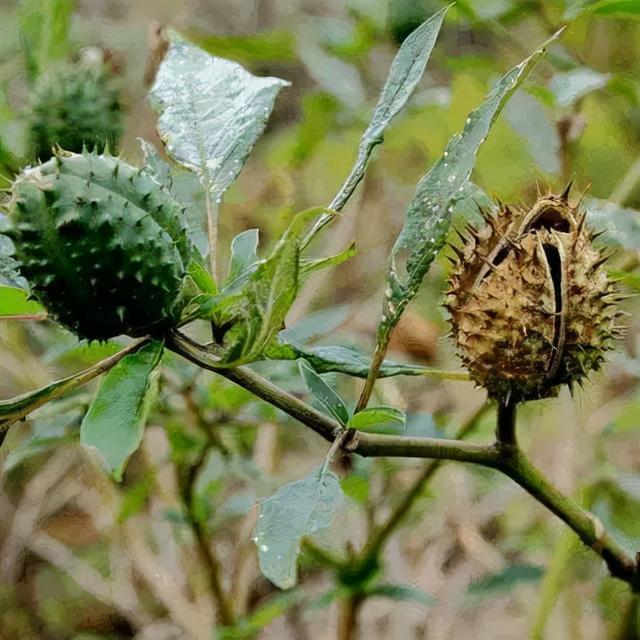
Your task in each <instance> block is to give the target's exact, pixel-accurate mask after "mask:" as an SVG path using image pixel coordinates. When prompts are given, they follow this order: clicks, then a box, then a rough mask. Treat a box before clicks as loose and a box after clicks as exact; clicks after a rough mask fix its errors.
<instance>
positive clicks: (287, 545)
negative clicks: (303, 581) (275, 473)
mask: <svg viewBox="0 0 640 640" xmlns="http://www.w3.org/2000/svg"><path fill="white" fill-rule="evenodd" d="M341 499H342V491H341V489H340V482H339V480H338V478H337V477H336V475H335V474H333V473H331V472H330V471H325V472H324V473H323V472H322V467H320V468H319V469H316V470H315V471H314V472H313V473H311V475H309V476H307V477H306V478H304V479H302V480H297V481H295V482H290V483H288V484H285V485H284V486H282V487H280V489H278V491H276V493H275V494H274V495H272V496H271V497H270V498H267V499H266V500H265V501H264V502H263V503H262V504H261V506H260V515H259V516H258V524H257V526H256V531H255V537H254V542H255V543H256V546H257V547H258V554H259V559H260V570H261V571H262V573H263V574H264V576H265V577H267V578H268V579H269V580H271V582H273V584H275V585H276V586H277V587H280V588H281V589H290V588H291V587H293V586H295V584H296V561H297V558H298V554H299V553H300V541H301V540H302V538H303V537H304V536H308V535H311V534H312V533H315V532H316V531H318V530H320V529H324V528H326V527H328V526H329V525H330V524H331V522H332V521H333V519H334V517H335V515H336V513H337V511H338V508H339V506H340V503H341Z"/></svg>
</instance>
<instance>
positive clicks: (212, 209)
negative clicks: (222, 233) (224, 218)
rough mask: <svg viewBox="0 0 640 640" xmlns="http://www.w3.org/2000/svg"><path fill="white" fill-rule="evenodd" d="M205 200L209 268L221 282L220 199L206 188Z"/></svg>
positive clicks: (213, 276)
mask: <svg viewBox="0 0 640 640" xmlns="http://www.w3.org/2000/svg"><path fill="white" fill-rule="evenodd" d="M205 202H206V207H207V237H208V240H209V269H210V271H211V276H212V278H213V279H214V280H215V281H216V282H219V280H218V276H219V275H220V274H219V273H218V268H219V266H220V265H219V264H218V263H219V260H218V208H219V207H218V201H217V200H216V201H213V200H212V199H211V193H210V191H209V189H205Z"/></svg>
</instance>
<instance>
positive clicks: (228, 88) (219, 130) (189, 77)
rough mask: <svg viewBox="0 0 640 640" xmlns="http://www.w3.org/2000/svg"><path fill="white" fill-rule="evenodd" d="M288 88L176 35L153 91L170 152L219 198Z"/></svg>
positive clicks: (237, 171) (283, 82)
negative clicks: (280, 92) (278, 98)
mask: <svg viewBox="0 0 640 640" xmlns="http://www.w3.org/2000/svg"><path fill="white" fill-rule="evenodd" d="M288 84H289V83H288V82H287V81H286V80H281V79H280V78H269V77H265V78H259V77H256V76H253V75H251V74H250V73H249V72H248V71H246V69H244V68H243V67H242V66H240V65H239V64H237V63H235V62H231V61H229V60H224V59H223V58H218V57H216V56H212V55H209V54H208V53H206V52H205V51H203V50H202V49H200V48H199V47H196V46H195V45H193V44H191V43H189V42H187V41H186V40H183V39H182V38H181V37H180V36H179V35H177V34H175V33H173V34H172V35H171V45H170V46H169V50H168V51H167V54H166V56H165V58H164V60H163V62H162V65H161V66H160V69H159V71H158V75H157V77H156V81H155V84H154V86H153V88H152V89H151V92H150V97H151V100H152V103H153V105H154V107H155V108H156V110H157V111H158V113H159V118H158V132H159V134H160V137H161V138H162V139H163V140H164V142H165V144H166V148H167V152H168V153H169V155H170V156H171V157H172V158H173V159H174V160H176V161H177V162H179V163H180V164H182V165H184V166H185V167H187V168H188V169H191V170H192V171H195V172H196V173H197V174H198V177H199V178H200V181H201V182H202V185H203V186H204V188H205V189H206V190H207V191H208V192H209V193H210V194H211V195H212V196H213V197H214V198H219V197H220V196H221V195H222V194H223V193H224V191H225V190H226V189H227V188H228V187H229V185H230V184H231V183H232V182H233V181H234V180H235V178H236V176H237V175H238V174H239V173H240V170H241V168H242V165H243V164H244V162H245V160H246V158H247V156H248V155H249V153H250V152H251V150H252V149H253V146H254V145H255V143H256V141H257V140H258V138H259V137H260V136H261V135H262V132H263V131H264V128H265V126H266V123H267V119H268V117H269V114H270V113H271V110H272V108H273V103H274V101H275V99H276V96H277V94H278V92H279V91H280V89H281V88H282V87H284V86H286V85H288Z"/></svg>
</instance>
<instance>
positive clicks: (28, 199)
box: [8, 152, 191, 340]
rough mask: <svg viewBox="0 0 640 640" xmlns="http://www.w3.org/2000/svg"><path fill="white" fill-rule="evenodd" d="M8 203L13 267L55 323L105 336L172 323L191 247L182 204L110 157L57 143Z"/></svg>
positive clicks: (18, 182)
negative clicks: (72, 150) (66, 149)
mask: <svg viewBox="0 0 640 640" xmlns="http://www.w3.org/2000/svg"><path fill="white" fill-rule="evenodd" d="M11 196H12V197H11V199H10V201H9V204H8V210H9V216H10V219H11V221H12V227H13V228H12V231H11V237H12V239H13V242H14V245H15V252H16V258H17V259H18V261H19V263H20V271H21V274H22V275H23V276H24V277H25V278H26V279H27V280H28V281H29V283H30V284H31V287H32V292H33V295H34V296H35V297H36V298H38V299H39V300H40V301H41V302H42V303H43V304H44V305H45V306H46V307H47V309H48V311H49V312H50V314H51V315H52V316H53V317H54V318H55V319H56V320H58V321H59V322H60V323H61V324H63V325H65V326H67V327H69V328H70V329H71V330H72V331H74V332H75V333H76V334H78V335H79V336H81V337H83V338H88V339H100V340H105V339H108V338H111V337H113V336H116V335H119V334H128V335H131V336H139V335H144V334H146V333H152V332H157V331H161V330H162V329H163V328H166V327H168V326H171V325H172V324H175V322H176V320H177V319H178V317H179V314H180V311H181V307H182V296H181V292H182V291H183V284H184V279H185V272H186V268H187V263H188V260H189V256H190V254H191V248H190V245H189V242H188V240H187V236H186V229H185V227H184V224H183V222H182V220H183V209H182V207H181V205H179V204H178V203H177V202H176V201H175V200H174V199H173V198H172V197H171V195H170V194H169V193H168V192H167V190H166V189H165V188H164V187H161V186H160V185H159V184H158V183H157V182H155V181H154V180H153V179H152V178H151V177H150V176H149V175H148V174H146V173H145V172H144V171H142V170H138V169H136V168H134V167H132V166H130V165H128V164H126V163H124V162H122V161H121V160H119V159H118V158H116V157H114V156H110V155H96V154H93V153H86V152H85V153H82V154H71V153H66V152H60V153H59V154H58V155H56V156H55V157H54V158H52V159H51V160H49V161H48V162H46V163H44V164H41V165H38V166H36V167H34V168H29V169H27V170H25V171H23V173H22V174H21V175H20V176H19V177H18V178H17V179H16V181H15V182H14V184H13V186H12V189H11Z"/></svg>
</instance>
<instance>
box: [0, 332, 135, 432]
mask: <svg viewBox="0 0 640 640" xmlns="http://www.w3.org/2000/svg"><path fill="white" fill-rule="evenodd" d="M138 344H140V343H139V342H138V343H137V344H136V343H133V345H130V346H129V347H127V348H125V349H123V350H122V351H120V352H118V353H116V354H114V355H112V356H110V357H109V358H107V359H106V360H104V361H102V362H99V363H97V364H96V365H93V366H92V367H89V368H88V369H85V370H84V371H81V372H80V373H76V374H73V375H71V376H69V377H67V378H64V379H62V380H56V381H55V382H52V383H51V384H48V385H45V386H44V387H40V388H39V389H36V390H35V391H29V392H28V393H24V394H22V395H20V396H17V397H15V398H11V399H10V400H1V401H0V428H2V427H5V426H6V425H7V424H11V423H13V422H15V421H16V420H20V419H21V418H24V417H25V416H27V415H28V414H29V413H31V412H32V411H35V410H36V409H37V408H38V407H41V406H42V405H44V404H47V403H48V402H51V401H52V400H55V399H56V398H60V397H61V396H63V395H66V394H68V393H70V392H71V391H73V390H74V389H77V388H78V387H79V386H81V385H83V384H85V383H86V382H88V381H89V380H93V378H95V377H97V376H98V375H100V374H101V373H103V372H104V371H107V370H108V369H109V366H113V364H115V363H117V362H118V361H119V360H120V359H121V358H122V357H123V356H124V355H126V354H127V353H128V352H130V351H132V350H135V348H137V346H138Z"/></svg>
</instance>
